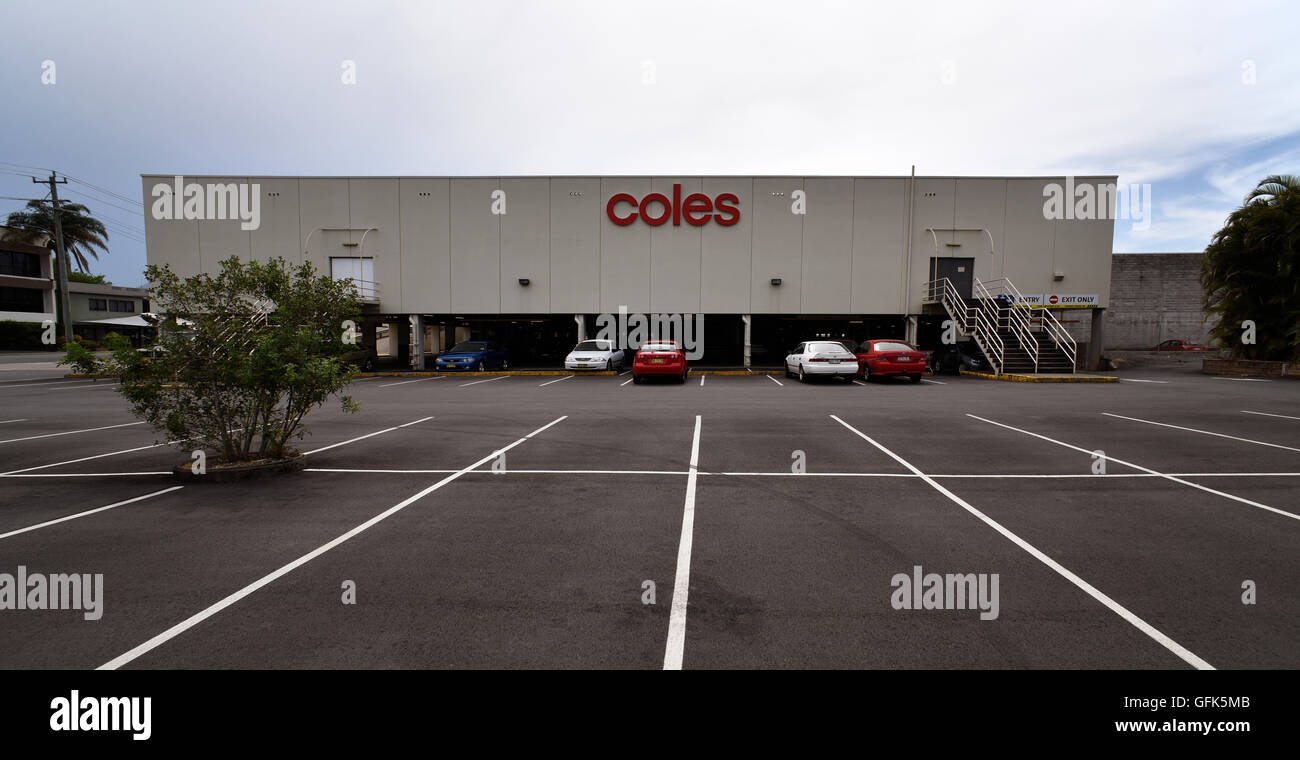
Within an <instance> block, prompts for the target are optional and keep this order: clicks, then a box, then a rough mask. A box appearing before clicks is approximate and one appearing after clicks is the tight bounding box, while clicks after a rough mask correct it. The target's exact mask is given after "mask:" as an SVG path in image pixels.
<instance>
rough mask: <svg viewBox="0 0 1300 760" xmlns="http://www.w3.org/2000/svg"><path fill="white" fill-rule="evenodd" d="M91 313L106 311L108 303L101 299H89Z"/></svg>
mask: <svg viewBox="0 0 1300 760" xmlns="http://www.w3.org/2000/svg"><path fill="white" fill-rule="evenodd" d="M90 310H91V311H108V301H107V300H105V299H103V298H92V299H90Z"/></svg>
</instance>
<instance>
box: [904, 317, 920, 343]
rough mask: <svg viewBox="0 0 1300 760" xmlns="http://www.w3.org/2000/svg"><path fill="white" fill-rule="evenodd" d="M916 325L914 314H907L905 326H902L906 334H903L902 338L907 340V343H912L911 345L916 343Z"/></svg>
mask: <svg viewBox="0 0 1300 760" xmlns="http://www.w3.org/2000/svg"><path fill="white" fill-rule="evenodd" d="M917 326H918V321H917V318H916V317H915V316H911V315H909V316H908V317H907V322H906V326H905V328H904V331H905V332H906V333H907V334H906V335H904V336H903V340H905V341H907V343H908V344H909V345H912V346H915V345H916V331H917Z"/></svg>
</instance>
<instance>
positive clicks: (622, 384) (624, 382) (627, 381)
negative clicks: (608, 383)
mask: <svg viewBox="0 0 1300 760" xmlns="http://www.w3.org/2000/svg"><path fill="white" fill-rule="evenodd" d="M630 382H632V380H631V379H627V380H624V381H623V382H621V383H619V384H618V387H620V388H622V387H623V386H625V385H627V384H628V383H630Z"/></svg>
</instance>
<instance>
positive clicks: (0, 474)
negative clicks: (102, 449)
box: [0, 441, 179, 477]
mask: <svg viewBox="0 0 1300 760" xmlns="http://www.w3.org/2000/svg"><path fill="white" fill-rule="evenodd" d="M174 443H179V441H163V442H162V443H152V444H149V445H148V446H136V447H135V448H133V449H122V450H121V451H110V452H108V453H107V454H94V455H92V456H88V457H81V458H80V459H69V460H67V461H66V462H53V463H51V464H42V465H37V466H36V467H26V468H24V469H21V470H10V471H9V472H0V477H6V476H9V475H18V474H20V473H24V472H32V471H34V470H44V469H48V468H50V467H59V466H61V465H65V464H76V463H78V462H89V461H90V460H92V459H103V458H104V457H114V456H117V455H118V454H130V453H131V452H133V451H144V450H145V449H156V448H158V447H159V446H170V445H172V444H174Z"/></svg>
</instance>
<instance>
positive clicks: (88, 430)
mask: <svg viewBox="0 0 1300 760" xmlns="http://www.w3.org/2000/svg"><path fill="white" fill-rule="evenodd" d="M143 424H144V423H143V422H124V423H122V424H121V425H105V426H103V427H97V428H84V429H82V430H66V431H64V432H62V433H46V434H45V435H29V436H27V437H26V438H10V439H9V440H7V441H0V443H18V442H19V441H34V440H36V439H37V438H57V437H58V436H61V435H76V434H77V433H93V432H95V431H96V430H112V429H113V428H123V427H131V426H132V425H143Z"/></svg>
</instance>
